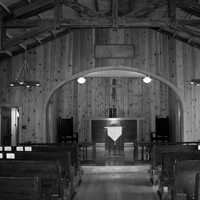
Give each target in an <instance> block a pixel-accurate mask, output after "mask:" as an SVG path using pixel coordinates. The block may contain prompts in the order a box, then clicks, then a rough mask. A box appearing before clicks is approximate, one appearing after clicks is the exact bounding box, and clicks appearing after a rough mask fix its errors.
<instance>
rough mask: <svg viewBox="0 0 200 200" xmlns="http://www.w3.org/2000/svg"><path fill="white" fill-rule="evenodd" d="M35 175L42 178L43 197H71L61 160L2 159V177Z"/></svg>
mask: <svg viewBox="0 0 200 200" xmlns="http://www.w3.org/2000/svg"><path fill="white" fill-rule="evenodd" d="M35 176H37V177H39V178H40V179H41V199H44V200H52V199H55V200H64V199H69V198H70V197H69V192H68V191H67V190H66V188H67V187H65V182H64V180H63V178H62V170H61V164H60V162H59V161H16V160H1V161H0V177H2V178H3V177H10V178H12V177H21V178H25V177H35ZM13 184H14V183H13Z"/></svg>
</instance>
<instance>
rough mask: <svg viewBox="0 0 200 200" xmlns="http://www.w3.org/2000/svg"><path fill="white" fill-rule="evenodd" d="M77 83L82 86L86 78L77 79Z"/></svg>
mask: <svg viewBox="0 0 200 200" xmlns="http://www.w3.org/2000/svg"><path fill="white" fill-rule="evenodd" d="M77 82H78V83H79V84H84V83H85V82H86V78H84V77H80V78H78V79H77Z"/></svg>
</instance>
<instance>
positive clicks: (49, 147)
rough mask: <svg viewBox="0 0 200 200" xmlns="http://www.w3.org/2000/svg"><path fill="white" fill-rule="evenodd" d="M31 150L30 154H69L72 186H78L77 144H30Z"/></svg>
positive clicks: (79, 172) (80, 172)
mask: <svg viewBox="0 0 200 200" xmlns="http://www.w3.org/2000/svg"><path fill="white" fill-rule="evenodd" d="M31 150H32V152H70V155H71V164H72V167H73V168H72V169H71V173H72V174H73V175H74V176H73V177H74V178H73V180H74V186H75V187H77V186H78V185H80V183H81V176H82V171H81V168H80V155H79V146H78V145H77V144H67V145H66V144H31ZM72 171H73V172H72Z"/></svg>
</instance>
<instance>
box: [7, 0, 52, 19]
mask: <svg viewBox="0 0 200 200" xmlns="http://www.w3.org/2000/svg"><path fill="white" fill-rule="evenodd" d="M20 3H21V2H20ZM20 3H19V4H20ZM54 6H55V1H54V0H45V1H44V0H37V1H36V0H34V1H33V0H32V1H31V2H29V3H26V4H23V5H22V6H20V5H19V6H17V5H15V7H14V8H12V7H10V10H11V12H12V15H11V16H9V17H8V19H12V18H26V17H32V16H35V15H37V14H39V13H41V12H45V11H46V10H49V9H51V8H53V7H54Z"/></svg>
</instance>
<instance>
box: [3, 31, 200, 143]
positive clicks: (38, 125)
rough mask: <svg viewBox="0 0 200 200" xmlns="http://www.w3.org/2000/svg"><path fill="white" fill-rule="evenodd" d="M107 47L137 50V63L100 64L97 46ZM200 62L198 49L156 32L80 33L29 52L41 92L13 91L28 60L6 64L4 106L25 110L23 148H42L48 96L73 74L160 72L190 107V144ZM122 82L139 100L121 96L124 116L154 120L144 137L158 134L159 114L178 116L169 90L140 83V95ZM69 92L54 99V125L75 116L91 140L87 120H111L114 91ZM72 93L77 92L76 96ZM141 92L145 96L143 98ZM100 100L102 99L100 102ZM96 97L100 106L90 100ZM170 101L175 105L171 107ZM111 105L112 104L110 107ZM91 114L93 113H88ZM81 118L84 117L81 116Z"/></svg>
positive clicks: (187, 121)
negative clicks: (115, 69) (114, 69)
mask: <svg viewBox="0 0 200 200" xmlns="http://www.w3.org/2000/svg"><path fill="white" fill-rule="evenodd" d="M104 44H131V45H134V48H135V52H134V53H135V54H134V58H133V59H101V58H98V59H95V55H94V52H95V51H94V50H95V45H104ZM199 59H200V56H199V50H196V49H193V48H191V47H189V46H187V45H184V44H183V43H181V42H177V43H175V42H174V39H170V38H168V36H165V35H162V34H160V33H157V32H154V31H153V30H148V29H120V30H113V29H97V30H96V31H95V30H92V29H90V30H88V29H83V30H81V31H80V30H74V31H73V33H71V34H69V35H67V36H64V37H62V38H60V39H57V40H55V41H52V42H49V43H47V44H45V45H43V46H40V47H38V48H35V49H33V50H31V51H29V65H30V66H31V74H32V76H33V77H36V78H37V79H38V80H40V81H41V83H42V86H41V87H40V88H35V89H31V90H30V91H29V90H24V89H11V88H8V87H7V86H8V80H12V79H13V78H15V77H16V73H17V71H18V70H19V68H20V66H21V65H22V64H23V55H19V56H16V57H13V58H11V59H8V60H6V61H3V62H1V64H0V78H1V83H0V85H1V87H0V104H1V105H4V104H9V105H15V106H16V105H17V106H21V107H22V112H23V116H22V126H23V129H22V133H21V134H20V141H21V142H27V141H33V142H42V141H44V140H45V138H44V135H45V134H44V133H42V130H43V126H44V120H43V118H42V114H43V112H44V102H45V99H46V97H47V94H48V93H49V91H51V90H52V88H53V87H54V86H55V85H57V84H58V83H59V82H60V81H62V80H65V79H66V78H67V77H70V76H71V75H72V73H77V72H80V71H84V70H86V69H91V68H95V67H105V66H118V65H123V66H129V67H135V68H139V69H144V70H147V71H151V72H154V73H155V74H157V75H160V76H162V77H165V78H166V79H168V80H170V81H171V82H173V83H174V84H177V86H178V87H179V89H180V91H181V93H182V94H183V97H184V99H185V106H186V111H185V119H184V122H185V130H186V131H185V135H184V140H185V141H188V140H199V139H200V136H199V134H198V130H199V128H200V123H199V121H200V116H199V114H198V113H200V112H199V109H200V105H199V102H200V101H199V92H200V91H199V88H197V87H196V88H192V87H191V86H190V85H188V84H186V82H187V81H188V80H190V79H191V78H198V76H199V69H200V68H199ZM191 67H192V70H191ZM118 82H119V84H121V85H123V87H125V88H126V89H127V88H128V87H130V92H129V95H130V96H132V95H133V96H135V98H134V99H131V97H128V96H126V98H125V97H122V96H120V95H119V99H117V100H118V102H120V103H119V104H117V106H118V107H119V112H120V115H123V116H125V115H126V114H127V115H132V114H135V113H139V111H140V109H141V110H142V113H143V114H144V116H145V117H146V116H147V118H148V119H151V120H150V121H149V122H150V124H149V122H146V124H145V125H144V131H146V132H147V130H148V131H152V130H154V126H155V124H154V121H153V120H152V119H153V117H154V116H155V115H156V114H157V113H167V110H169V111H170V112H174V110H176V109H174V105H175V104H174V103H173V102H176V101H175V100H173V99H175V98H174V96H173V95H174V94H172V95H168V89H167V88H166V87H165V86H162V85H160V84H156V83H154V82H153V84H152V86H151V87H152V88H153V89H150V90H149V89H148V88H147V87H146V86H145V88H142V86H141V85H142V84H141V83H139V82H137V83H135V84H136V85H137V87H136V88H137V89H136V90H135V89H134V88H135V87H132V86H131V85H132V84H133V83H132V82H131V81H130V82H129V81H128V83H127V80H123V79H119V81H118ZM92 84H93V83H92ZM101 84H102V81H101V80H99V79H96V81H94V86H95V87H96V88H97V86H100V85H101ZM103 84H108V85H109V84H110V81H109V80H107V81H105V82H103ZM127 84H128V85H127ZM67 87H68V88H65V89H63V90H62V92H61V93H60V92H58V94H57V97H54V98H53V100H52V102H53V103H51V104H50V107H52V109H50V113H52V114H51V115H52V116H50V117H51V119H52V121H53V120H54V119H55V118H56V116H57V114H58V115H59V114H61V113H62V114H61V115H62V116H70V115H74V116H75V119H76V120H75V123H76V124H77V126H76V128H77V131H78V130H80V127H82V126H83V124H84V126H86V127H85V128H83V130H84V131H83V133H82V135H87V129H88V123H84V120H87V117H88V116H93V115H94V114H96V113H97V114H98V115H99V116H100V115H101V116H103V115H105V109H106V107H107V106H108V105H109V104H108V103H109V100H108V99H106V101H104V96H105V93H107V92H109V87H108V88H107V89H106V90H104V91H101V90H103V89H102V88H103V87H102V88H101V89H100V90H97V91H95V90H92V89H90V88H88V87H86V86H81V87H83V88H81V89H80V86H77V85H76V84H75V83H73V85H71V86H67ZM84 87H85V88H84ZM104 87H105V85H104ZM72 88H73V90H72ZM141 88H142V89H141ZM69 90H72V91H73V93H72V94H71V93H70V92H69ZM141 90H142V91H144V92H142V93H141V92H139V91H141ZM119 93H120V94H122V95H124V93H123V91H122V90H121V89H119ZM97 94H98V95H99V96H100V98H99V97H97V96H96V95H97ZM137 94H140V95H142V97H143V101H144V102H145V103H144V104H143V107H142V106H141V107H142V108H141V107H140V106H138V107H136V102H137V101H138V99H139V98H140V97H139V96H137ZM146 94H148V95H146ZM68 96H70V97H69V98H70V101H71V102H73V104H74V105H73V107H72V106H71V103H70V104H69V105H68V104H65V103H64V100H63V98H64V99H65V98H66V99H67V98H68ZM84 96H86V97H84ZM91 96H92V98H93V99H94V101H92V99H91V98H90V97H91ZM95 96H96V97H95ZM83 97H84V98H86V99H88V100H87V101H85V102H81V100H80V99H82V98H83ZM158 97H159V98H158ZM95 98H96V100H95ZM169 98H171V99H169ZM167 99H169V101H168V100H167ZM97 100H98V101H97ZM70 101H69V102H70ZM131 101H132V102H131ZM149 101H150V102H151V103H150V107H148V106H149V105H148V103H149ZM58 102H59V103H58ZM80 102H81V103H83V105H82V106H80ZM94 102H96V103H94ZM103 102H104V104H103ZM105 102H108V103H106V105H105ZM168 102H171V103H169V105H170V107H169V109H168ZM57 104H60V105H61V104H62V105H63V107H59V106H58V105H57ZM102 105H104V106H102ZM121 105H123V106H122V107H123V109H121ZM131 105H132V106H133V107H135V110H134V109H131V110H130V109H129V106H131ZM69 108H70V109H69ZM77 108H78V109H77ZM86 108H87V110H85V109H86ZM68 109H69V112H68ZM63 110H64V111H63ZM158 110H159V112H158ZM101 111H103V112H101ZM79 112H80V113H81V114H78V113H79ZM85 113H86V114H85ZM169 114H170V116H174V117H173V118H174V119H173V120H176V119H177V115H176V113H175V112H174V113H169ZM52 121H51V122H52ZM54 121H55V120H54ZM51 122H50V123H51ZM174 124H175V123H174ZM54 127H55V126H54ZM176 129H177V128H174V130H176ZM175 132H176V131H175ZM53 138H54V136H53V132H52V133H51V136H50V139H51V140H53ZM83 138H84V137H83Z"/></svg>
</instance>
